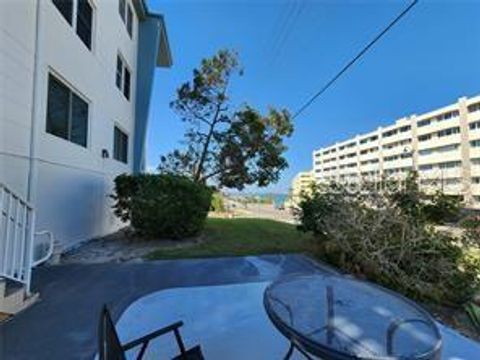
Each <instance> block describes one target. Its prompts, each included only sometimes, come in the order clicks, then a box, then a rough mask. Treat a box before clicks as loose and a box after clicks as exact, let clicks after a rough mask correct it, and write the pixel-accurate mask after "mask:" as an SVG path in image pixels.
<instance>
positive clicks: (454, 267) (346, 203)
mask: <svg viewBox="0 0 480 360" xmlns="http://www.w3.org/2000/svg"><path fill="white" fill-rule="evenodd" d="M404 195H405V196H404V197H403V199H408V201H406V202H405V203H404V204H408V207H407V208H408V209H410V210H411V209H413V211H404V209H401V208H399V207H397V206H395V204H392V202H391V201H390V199H389V198H388V197H387V196H385V195H384V194H382V193H375V192H371V193H369V194H366V193H365V192H364V191H362V190H361V189H360V190H358V192H352V191H348V189H346V188H344V187H342V186H341V185H338V184H333V185H330V186H325V187H317V188H316V189H315V191H313V192H312V193H311V194H310V195H308V194H307V195H305V196H304V197H303V199H302V200H301V201H300V203H299V210H298V212H297V217H298V219H299V220H300V222H301V225H300V228H301V229H302V230H304V231H311V232H313V233H314V234H316V237H317V239H318V241H319V247H318V254H317V256H319V257H320V258H323V259H324V260H326V261H327V262H330V263H332V264H333V265H335V266H337V267H339V268H340V269H342V270H344V271H346V272H349V273H354V274H357V275H359V276H361V277H365V278H368V279H370V280H372V281H375V282H378V283H380V284H382V285H384V286H387V287H390V288H392V289H395V290H397V291H399V292H401V293H403V294H405V295H407V296H409V297H412V298H414V299H417V300H426V301H433V302H435V303H441V304H449V305H456V304H460V303H462V302H464V301H465V300H467V299H469V298H470V297H471V296H472V294H473V292H474V290H475V288H476V286H478V277H477V275H478V272H479V268H478V263H477V264H475V262H474V261H471V259H469V258H468V257H467V256H466V255H465V253H464V251H463V248H462V247H463V245H464V244H463V241H462V240H461V239H453V238H451V237H449V236H447V235H445V234H443V233H440V232H436V231H434V230H433V229H432V228H431V227H430V226H428V225H427V224H426V223H424V222H421V221H418V219H416V218H415V216H416V214H417V212H416V210H415V209H416V205H415V204H414V203H413V202H411V199H413V198H415V195H414V196H411V195H409V194H404Z"/></svg>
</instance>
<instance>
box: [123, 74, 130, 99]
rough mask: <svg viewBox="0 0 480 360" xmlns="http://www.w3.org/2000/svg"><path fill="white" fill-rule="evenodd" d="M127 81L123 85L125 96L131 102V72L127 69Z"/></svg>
mask: <svg viewBox="0 0 480 360" xmlns="http://www.w3.org/2000/svg"><path fill="white" fill-rule="evenodd" d="M124 76H125V79H124V83H123V95H125V97H126V98H127V100H130V71H129V70H128V69H127V68H126V67H125V74H124Z"/></svg>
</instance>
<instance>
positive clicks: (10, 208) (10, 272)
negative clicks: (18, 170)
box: [0, 183, 35, 293]
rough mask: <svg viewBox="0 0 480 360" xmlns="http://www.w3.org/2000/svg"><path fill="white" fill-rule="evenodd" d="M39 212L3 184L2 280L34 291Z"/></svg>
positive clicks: (0, 211) (0, 187) (0, 201)
mask: <svg viewBox="0 0 480 360" xmlns="http://www.w3.org/2000/svg"><path fill="white" fill-rule="evenodd" d="M34 228H35V211H34V208H33V206H31V205H30V204H29V203H28V202H26V201H25V200H23V199H22V198H21V197H20V196H19V195H17V194H15V193H14V192H13V191H11V190H9V189H8V188H7V187H6V186H5V185H3V184H1V183H0V277H5V278H7V279H11V280H15V281H19V282H21V283H23V284H25V287H26V290H27V293H29V292H30V281H31V276H32V266H33V265H34V264H33V239H34Z"/></svg>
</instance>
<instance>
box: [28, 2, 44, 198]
mask: <svg viewBox="0 0 480 360" xmlns="http://www.w3.org/2000/svg"><path fill="white" fill-rule="evenodd" d="M41 1H42V0H37V4H36V9H35V47H34V60H33V77H32V78H33V86H32V108H31V119H30V120H31V124H30V149H29V164H28V179H27V200H28V202H30V203H32V204H33V203H34V202H35V201H34V200H35V187H36V186H35V185H36V180H37V164H36V155H37V154H36V153H37V136H36V135H37V131H36V121H35V120H36V119H37V116H36V115H37V112H38V98H39V94H40V88H39V83H40V75H41V72H40V60H39V59H40V55H39V42H40V28H41V26H40V25H41V9H40V3H41Z"/></svg>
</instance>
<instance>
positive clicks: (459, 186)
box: [313, 96, 480, 208]
mask: <svg viewBox="0 0 480 360" xmlns="http://www.w3.org/2000/svg"><path fill="white" fill-rule="evenodd" d="M475 140H479V141H478V143H477V142H475ZM411 170H416V171H417V172H418V174H419V179H420V187H421V188H422V189H423V190H424V191H426V192H427V193H433V192H434V191H436V190H438V189H442V190H443V191H444V192H445V193H446V194H449V195H455V196H461V197H463V199H464V201H465V203H466V205H467V206H470V207H476V208H478V207H480V96H475V97H472V98H460V99H459V100H458V101H457V102H456V103H455V104H452V105H449V106H445V107H442V108H440V109H436V110H433V111H431V112H428V113H425V114H421V115H411V116H408V117H405V118H402V119H399V120H397V121H396V122H395V123H394V124H392V125H389V126H386V127H379V128H378V129H376V130H374V131H372V132H370V133H367V134H362V135H357V136H355V137H354V138H351V139H348V140H345V141H342V142H338V143H336V144H334V145H331V146H328V147H325V148H321V149H318V150H315V151H314V152H313V171H314V176H315V180H316V181H318V182H321V181H333V180H334V181H342V180H343V181H361V180H366V179H368V180H373V179H380V178H382V177H395V178H402V177H404V176H406V175H407V174H408V173H409V172H410V171H411Z"/></svg>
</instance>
